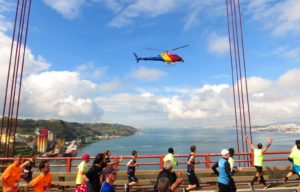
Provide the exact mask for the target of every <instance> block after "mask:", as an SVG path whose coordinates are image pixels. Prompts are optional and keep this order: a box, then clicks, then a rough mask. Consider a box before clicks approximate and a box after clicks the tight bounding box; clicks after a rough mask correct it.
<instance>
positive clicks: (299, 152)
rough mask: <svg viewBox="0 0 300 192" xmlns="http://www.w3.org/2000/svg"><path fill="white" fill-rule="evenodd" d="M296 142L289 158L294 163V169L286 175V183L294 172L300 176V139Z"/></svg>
mask: <svg viewBox="0 0 300 192" xmlns="http://www.w3.org/2000/svg"><path fill="white" fill-rule="evenodd" d="M295 144H296V145H295V146H294V147H293V148H292V150H291V153H290V156H289V158H288V159H289V161H290V162H292V163H293V170H292V171H290V172H289V173H288V174H287V175H286V176H285V177H284V183H286V182H287V180H288V179H289V178H290V177H291V176H292V175H294V174H297V175H298V176H299V177H300V140H296V141H295Z"/></svg>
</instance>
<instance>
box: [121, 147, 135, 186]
mask: <svg viewBox="0 0 300 192" xmlns="http://www.w3.org/2000/svg"><path fill="white" fill-rule="evenodd" d="M131 155H132V156H131V159H130V160H129V161H128V163H127V164H126V166H127V168H128V169H127V176H128V183H126V184H125V185H124V187H125V191H128V190H129V187H131V186H133V185H137V184H138V178H137V177H136V176H135V168H136V167H137V166H138V164H137V163H136V158H137V151H135V150H133V151H132V152H131Z"/></svg>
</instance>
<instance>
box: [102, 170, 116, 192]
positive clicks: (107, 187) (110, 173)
mask: <svg viewBox="0 0 300 192" xmlns="http://www.w3.org/2000/svg"><path fill="white" fill-rule="evenodd" d="M103 174H105V181H104V182H103V184H102V187H101V190H100V192H115V191H116V189H115V187H114V186H113V184H114V182H115V181H116V180H117V170H116V169H114V168H113V167H112V166H108V167H106V168H105V169H104V170H103Z"/></svg>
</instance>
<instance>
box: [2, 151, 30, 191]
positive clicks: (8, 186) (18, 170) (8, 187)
mask: <svg viewBox="0 0 300 192" xmlns="http://www.w3.org/2000/svg"><path fill="white" fill-rule="evenodd" d="M21 162H22V158H21V156H20V155H16V156H15V157H14V162H13V163H12V164H11V165H9V166H8V167H7V168H6V169H5V171H4V172H3V173H2V175H1V178H0V183H2V187H3V189H2V190H3V192H17V191H18V189H19V186H20V183H19V182H20V180H21V175H22V170H23V168H24V167H25V166H26V165H27V164H28V161H26V162H25V163H23V164H22V163H21Z"/></svg>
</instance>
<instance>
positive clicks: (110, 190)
mask: <svg viewBox="0 0 300 192" xmlns="http://www.w3.org/2000/svg"><path fill="white" fill-rule="evenodd" d="M115 191H116V190H115V188H114V187H113V186H111V185H110V184H109V183H107V182H106V181H104V182H103V184H102V187H101V189H100V192H115Z"/></svg>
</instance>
